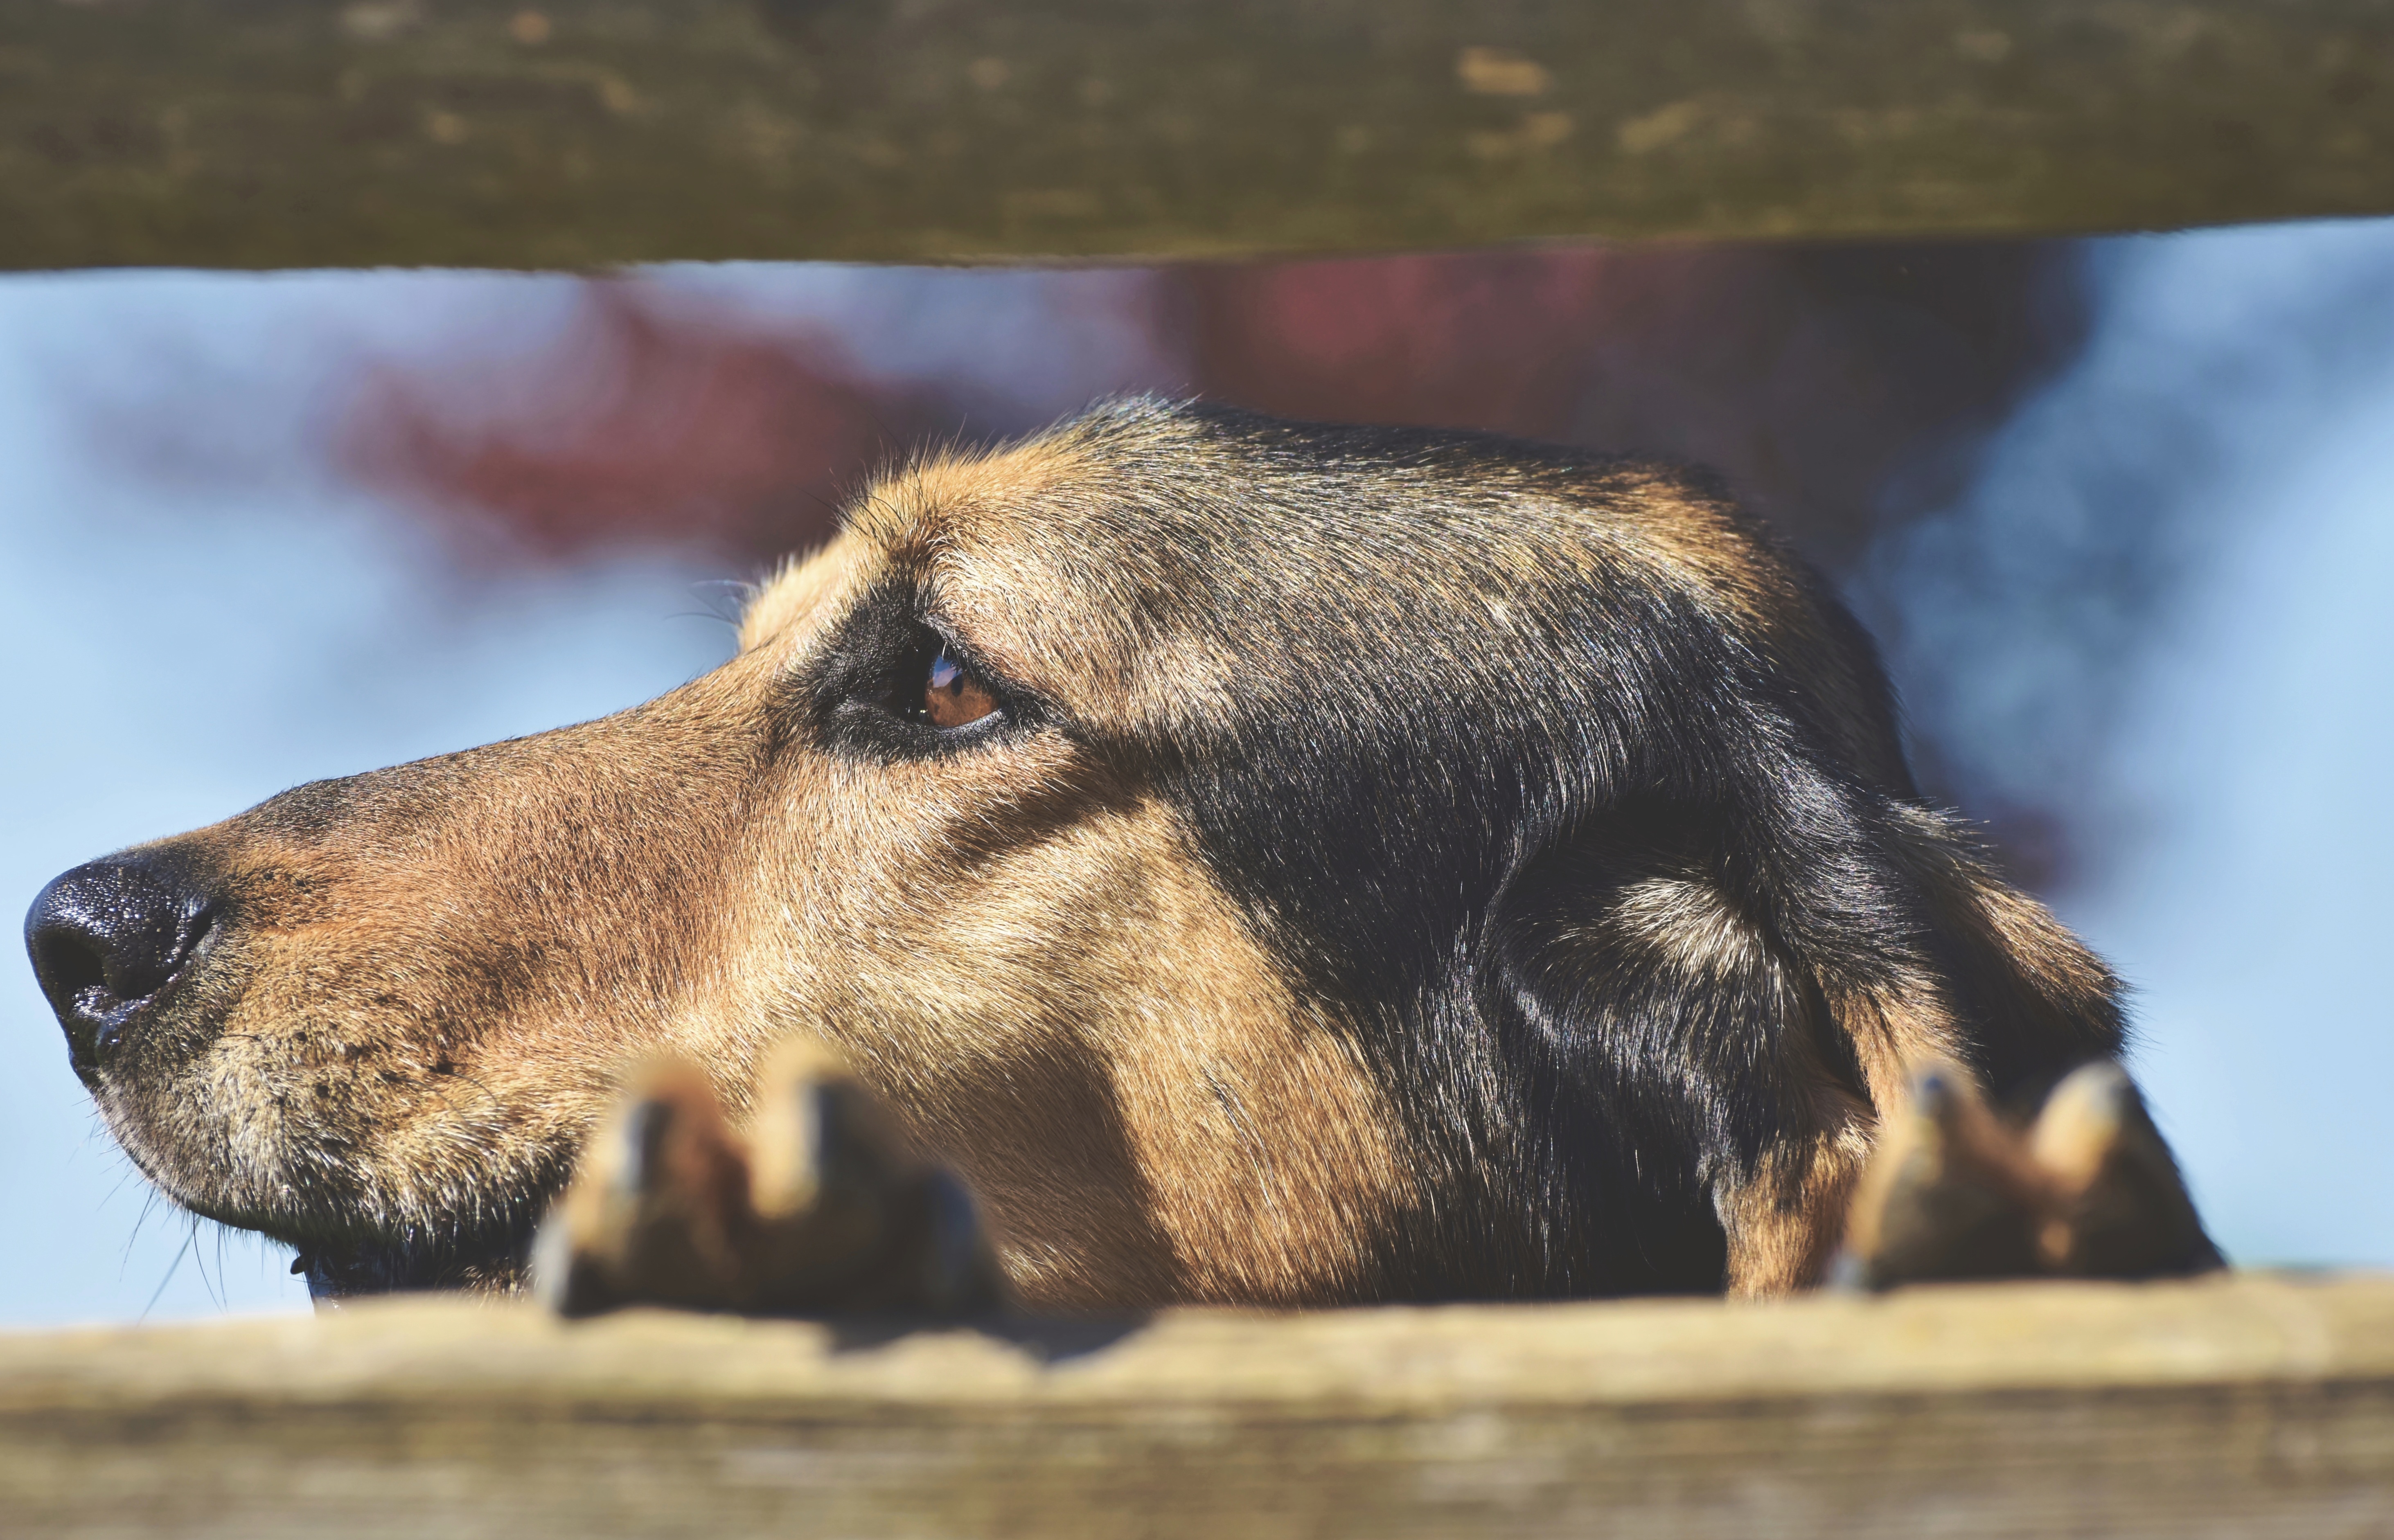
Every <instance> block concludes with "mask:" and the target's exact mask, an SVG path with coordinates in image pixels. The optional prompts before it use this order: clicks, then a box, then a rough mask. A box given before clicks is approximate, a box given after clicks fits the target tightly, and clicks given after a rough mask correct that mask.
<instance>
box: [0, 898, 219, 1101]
mask: <svg viewBox="0 0 2394 1540" xmlns="http://www.w3.org/2000/svg"><path fill="white" fill-rule="evenodd" d="M207 922H208V905H207V902H206V900H205V897H204V895H203V894H201V893H199V892H198V891H197V889H196V888H194V886H193V885H191V883H189V882H188V881H186V880H184V877H183V873H182V870H181V865H180V863H179V862H169V861H162V860H159V859H156V858H151V857H142V856H118V857H112V858H110V859H108V860H104V861H95V862H88V863H86V864H85V865H82V866H78V867H76V868H75V869H74V870H73V871H72V872H69V873H67V874H66V875H63V876H61V877H59V878H58V879H57V880H56V881H54V882H52V883H51V884H50V885H49V886H48V887H47V888H43V889H42V893H41V896H40V897H39V898H37V899H35V900H34V901H33V911H32V913H30V914H28V915H26V916H25V946H26V950H27V951H28V952H29V953H31V954H32V955H33V974H34V977H35V978H36V979H38V980H39V981H40V982H41V986H42V993H43V994H45V995H46V996H47V997H48V999H49V1002H50V1008H51V1009H52V1010H53V1011H55V1012H57V1013H58V1018H59V1025H61V1026H63V1027H64V1028H65V1029H66V1033H67V1042H68V1046H69V1048H70V1050H71V1051H72V1055H73V1058H74V1061H75V1066H76V1068H78V1069H80V1070H85V1071H88V1070H90V1069H92V1068H95V1067H97V1065H98V1063H99V1060H100V1059H101V1058H102V1057H104V1056H105V1055H106V1053H107V1052H108V1050H109V1049H110V1048H111V1047H112V1046H114V1044H115V1040H116V1037H117V1035H118V1033H119V1032H120V1030H121V1029H122V1028H123V1026H124V1025H125V1019H126V1018H127V1017H128V1016H130V1015H131V1014H132V1012H133V1009H134V1008H135V1007H138V1006H139V1005H141V1004H143V1003H145V1002H146V1001H147V1000H148V999H149V998H150V997H151V995H153V994H156V993H157V992H158V990H159V989H160V987H161V986H163V985H164V984H165V982H166V981H168V980H170V979H172V978H173V977H174V976H175V974H176V972H177V971H178V969H179V968H181V967H182V966H183V965H184V963H186V962H187V961H189V960H190V958H191V953H192V951H193V949H194V948H196V947H197V946H198V944H199V941H200V939H201V937H203V936H204V934H205V933H206V931H207Z"/></svg>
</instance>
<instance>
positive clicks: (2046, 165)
mask: <svg viewBox="0 0 2394 1540" xmlns="http://www.w3.org/2000/svg"><path fill="white" fill-rule="evenodd" d="M2389 212H2394V4H2389V3H2387V0H2183V3H2176V4H2164V3H2160V0H2102V3H2088V0H1901V4H1888V3H1887V0H1604V3H1602V4H1591V3H1588V0H1515V3H1509V4H1501V5H1492V4H1488V3H1485V0H1046V3H1042V4H1037V5H1033V4H1028V3H1024V0H503V3H492V0H350V3H346V4H343V3H337V0H0V268H14V269H32V268H73V267H92V266H112V265H120V264H177V265H195V266H204V267H232V268H253V267H288V266H312V265H336V266H357V265H375V264H392V263H395V264H418V263H429V264H467V265H475V264H481V265H494V266H502V267H572V268H579V267H593V266H603V265H609V264H615V263H624V262H637V261H652V260H658V259H664V258H676V257H697V258H724V257H759V258H762V257H809V258H842V259H861V260H872V261H932V262H951V261H970V260H989V259H1024V258H1043V257H1055V258H1075V259H1080V258H1126V257H1196V256H1216V255H1231V254H1236V255H1247V254H1257V253H1296V252H1328V251H1356V250H1368V249H1381V248H1398V247H1438V246H1453V245H1459V244H1480V243H1491V242H1505V241H1519V240H1529V239H1536V238H1546V237H1587V236H1605V237H1651V236H1703V237H1756V236H1804V237H1860V236H1917V235H1924V234H1934V235H1986V234H1998V233H2000V234H2025V233H2045V232H2056V231H2083V230H2139V229H2149V228H2158V227H2170V226H2183V225H2191V224H2208V223H2222V222H2230V221H2239V220H2255V219H2278V218H2288V217H2302V216H2317V215H2339V214H2382V213H2389Z"/></svg>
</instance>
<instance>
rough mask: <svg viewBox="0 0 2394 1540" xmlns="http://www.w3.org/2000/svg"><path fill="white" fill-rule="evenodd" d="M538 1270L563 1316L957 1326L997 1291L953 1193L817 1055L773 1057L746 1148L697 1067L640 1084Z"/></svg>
mask: <svg viewBox="0 0 2394 1540" xmlns="http://www.w3.org/2000/svg"><path fill="white" fill-rule="evenodd" d="M533 1286H534V1291H535V1293H536V1294H537V1295H538V1296H540V1297H541V1298H542V1299H543V1300H545V1301H546V1303H547V1304H548V1305H549V1306H550V1308H552V1309H553V1310H557V1311H558V1313H559V1314H561V1315H567V1316H583V1315H590V1314H595V1313H598V1312H599V1311H601V1310H612V1309H616V1308H619V1307H621V1306H625V1305H635V1304H657V1305H672V1306H679V1307H682V1308H684V1309H693V1310H734V1311H739V1312H741V1313H743V1314H751V1315H818V1314H835V1313H854V1312H875V1313H879V1312H893V1313H904V1314H928V1315H959V1314H967V1313H971V1312H975V1311H979V1310H989V1309H992V1308H994V1307H996V1306H998V1305H1000V1304H1001V1303H1002V1302H1003V1301H1004V1298H1005V1285H1004V1281H1003V1275H1002V1274H1001V1272H1000V1271H999V1270H998V1266H997V1262H996V1258H995V1255H994V1253H993V1250H992V1248H991V1247H990V1244H989V1243H988V1240H987V1237H986V1235H985V1234H984V1232H983V1231H982V1229H981V1226H980V1219H979V1217H978V1214H977V1212H976V1210H975V1208H974V1205H973V1203H972V1200H971V1198H970V1196H969V1195H968V1194H967V1192H966V1191H965V1189H964V1187H963V1185H962V1184H961V1183H960V1182H958V1181H957V1180H956V1179H955V1178H954V1177H953V1176H951V1175H950V1174H949V1173H947V1172H945V1171H943V1170H941V1169H940V1168H939V1167H938V1166H937V1165H933V1164H932V1163H930V1162H928V1161H926V1160H924V1159H923V1158H922V1157H921V1156H920V1155H918V1154H917V1153H915V1152H914V1150H913V1149H912V1148H911V1147H909V1145H908V1144H907V1142H906V1140H905V1139H904V1138H903V1136H902V1135H901V1133H900V1132H899V1131H898V1128H897V1125H895V1123H894V1122H892V1121H891V1119H890V1118H889V1116H888V1113H887V1112H886V1111H885V1109H884V1108H883V1107H882V1106H881V1104H880V1102H879V1100H878V1099H876V1098H875V1096H874V1095H873V1093H872V1092H871V1091H870V1090H868V1089H867V1088H866V1087H865V1086H863V1085H862V1083H860V1082H859V1081H857V1080H856V1079H855V1078H854V1077H853V1076H852V1075H850V1074H849V1073H848V1072H847V1070H846V1069H845V1068H844V1067H843V1066H841V1065H840V1064H839V1063H838V1062H837V1060H835V1059H833V1058H832V1057H831V1056H829V1055H828V1054H826V1053H824V1052H823V1051H822V1050H821V1049H816V1048H811V1047H794V1048H791V1049H787V1050H784V1051H783V1053H781V1054H779V1055H777V1056H776V1057H775V1058H774V1059H773V1060H771V1062H770V1063H769V1066H768V1068H767V1069H766V1071H765V1073H764V1074H763V1075H762V1076H761V1077H760V1078H759V1081H758V1095H757V1107H756V1119H755V1121H754V1125H753V1126H752V1127H751V1128H750V1129H749V1131H748V1133H747V1135H746V1136H745V1137H744V1138H743V1136H741V1135H739V1134H737V1133H735V1132H733V1131H732V1130H731V1129H730V1126H729V1125H727V1124H726V1123H725V1121H724V1118H723V1114H722V1112H721V1110H720V1108H719V1107H718V1106H717V1102H716V1099H715V1092H714V1088H713V1086H711V1084H709V1083H708V1081H707V1079H706V1076H705V1075H704V1073H703V1072H701V1071H699V1070H697V1069H696V1068H694V1067H692V1066H690V1065H686V1064H664V1065H659V1066H656V1067H654V1068H652V1069H651V1070H650V1071H649V1072H647V1073H645V1074H643V1075H641V1076H640V1077H638V1079H637V1080H636V1081H635V1083H634V1086H633V1088H632V1090H631V1092H630V1094H629V1095H628V1096H627V1097H626V1098H625V1101H624V1103H623V1104H622V1106H621V1107H620V1108H619V1109H618V1110H617V1112H615V1114H614V1116H613V1117H612V1118H611V1119H610V1120H609V1121H608V1123H607V1124H606V1125H605V1126H604V1127H603V1128H602V1130H601V1131H600V1133H599V1136H598V1137H597V1138H595V1139H593V1140H592V1141H591V1143H590V1146H589V1148H588V1150H587V1152H585V1156H584V1160H583V1164H582V1165H581V1167H580V1168H579V1169H578V1170H577V1171H576V1173H575V1176H574V1179H573V1182H572V1186H571V1187H570V1188H569V1189H568V1190H567V1191H566V1194H565V1196H564V1198H563V1199H561V1200H560V1201H559V1204H558V1206H557V1209H556V1211H555V1212H554V1213H553V1214H552V1215H551V1216H550V1218H549V1220H548V1222H547V1223H546V1225H545V1226H544V1227H543V1228H542V1231H541V1235H540V1237H539V1240H538V1242H537V1243H536V1244H535V1247H534V1251H533Z"/></svg>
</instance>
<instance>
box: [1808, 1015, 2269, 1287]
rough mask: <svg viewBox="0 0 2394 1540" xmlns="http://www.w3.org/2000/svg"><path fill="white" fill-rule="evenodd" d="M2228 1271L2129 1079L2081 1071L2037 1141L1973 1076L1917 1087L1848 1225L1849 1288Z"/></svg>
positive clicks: (1939, 1070) (2067, 1083) (2049, 1107)
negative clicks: (1993, 1103) (2006, 1117)
mask: <svg viewBox="0 0 2394 1540" xmlns="http://www.w3.org/2000/svg"><path fill="white" fill-rule="evenodd" d="M2221 1265H2222V1262H2221V1259H2220V1256H2219V1253H2218V1251H2217V1250H2216V1248H2215V1247H2214V1246H2213V1245H2212V1244H2211V1241H2210V1238H2209V1237H2208V1236H2206V1235H2205V1234H2204V1233H2203V1224H2202V1221H2201V1219H2200V1218H2197V1217H2196V1215H2195V1210H2194V1204H2193V1200H2192V1199H2190V1197H2189V1196H2188V1195H2187V1191H2186V1185H2185V1183H2184V1181H2183V1180H2182V1179H2181V1178H2180V1177H2179V1175H2178V1169H2177V1162H2176V1161H2175V1160H2173V1159H2172V1158H2171V1156H2170V1152H2169V1147H2168V1145H2167V1144H2166V1143H2165V1142H2164V1140H2163V1139H2162V1137H2161V1133H2160V1131H2159V1130H2158V1129H2156V1128H2155V1127H2154V1126H2153V1124H2152V1120H2151V1117H2150V1116H2148V1115H2147V1113H2146V1112H2145V1105H2144V1099H2143V1098H2142V1097H2140V1096H2139V1095H2138V1093H2137V1088H2136V1085H2135V1083H2134V1082H2132V1081H2131V1080H2130V1079H2129V1078H2128V1075H2127V1072H2125V1071H2124V1070H2123V1069H2121V1068H2120V1066H2119V1065H2117V1064H2115V1063H2112V1062H2111V1061H2110V1060H2098V1061H2096V1062H2094V1063H2090V1064H2086V1065H2084V1066H2081V1067H2080V1068H2079V1069H2078V1070H2076V1071H2074V1072H2072V1073H2071V1074H2069V1075H2067V1076H2065V1077H2064V1078H2063V1079H2062V1081H2061V1082H2060V1084H2059V1085H2058V1086H2055V1087H2054V1090H2053V1092H2052V1094H2051V1095H2050V1096H2049V1097H2048V1098H2047V1099H2046V1100H2045V1106H2044V1109H2043V1110H2042V1112H2040V1113H2039V1114H2038V1116H2037V1119H2036V1121H2035V1123H2034V1124H2033V1125H2032V1126H2031V1128H2030V1129H2029V1130H2027V1131H2026V1132H2025V1133H2022V1132H2021V1131H2019V1130H2018V1129H2015V1128H2013V1127H2011V1126H2009V1125H2006V1124H2005V1123H2004V1122H2003V1121H2002V1120H2001V1119H2000V1118H1998V1117H1997V1116H1996V1115H1995V1113H1994V1112H1993V1111H1992V1110H1990V1109H1989V1108H1988V1106H1987V1104H1986V1102H1985V1101H1984V1100H1983V1099H1981V1098H1980V1095H1979V1091H1978V1088H1977V1086H1976V1085H1975V1083H1973V1081H1972V1080H1971V1079H1970V1077H1969V1075H1968V1074H1967V1073H1966V1072H1964V1071H1962V1070H1959V1069H1957V1068H1954V1067H1953V1066H1949V1065H1937V1066H1932V1067H1929V1068H1927V1069H1925V1070H1924V1071H1922V1072H1921V1073H1919V1074H1918V1075H1916V1076H1915V1077H1914V1083H1913V1087H1912V1094H1911V1096H1910V1097H1909V1099H1907V1101H1906V1103H1905V1105H1904V1106H1903V1108H1902V1109H1901V1110H1900V1111H1899V1112H1896V1113H1895V1114H1893V1115H1892V1116H1890V1117H1889V1118H1888V1121H1887V1124H1886V1126H1885V1127H1884V1129H1883V1130H1882V1132H1881V1134H1880V1139H1879V1149H1878V1152H1877V1153H1876V1154H1875V1155H1874V1157H1873V1160H1872V1164H1871V1168H1870V1170H1869V1172H1868V1173H1867V1174H1866V1175H1865V1176H1864V1178H1863V1180H1862V1185H1861V1191H1859V1192H1858V1193H1857V1194H1856V1196H1855V1200H1854V1206H1853V1210H1852V1213H1851V1215H1850V1218H1849V1219H1848V1227H1847V1242H1846V1250H1845V1253H1844V1254H1843V1255H1842V1256H1841V1257H1839V1259H1838V1262H1837V1264H1836V1268H1835V1279H1836V1281H1838V1282H1840V1283H1846V1284H1848V1285H1851V1286H1859V1287H1863V1288H1871V1289H1885V1288H1891V1287H1893V1286H1895V1285H1896V1284H1899V1283H1921V1282H1927V1281H1929V1280H1932V1279H1963V1278H2021V1277H2031V1276H2036V1275H2040V1274H2058V1275H2063V1276H2069V1277H2079V1278H2148V1277H2159V1276H2164V1275H2177V1274H2185V1273H2192V1272H2201V1271H2204V1270H2208V1269H2211V1268H2216V1267H2219V1266H2221Z"/></svg>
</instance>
